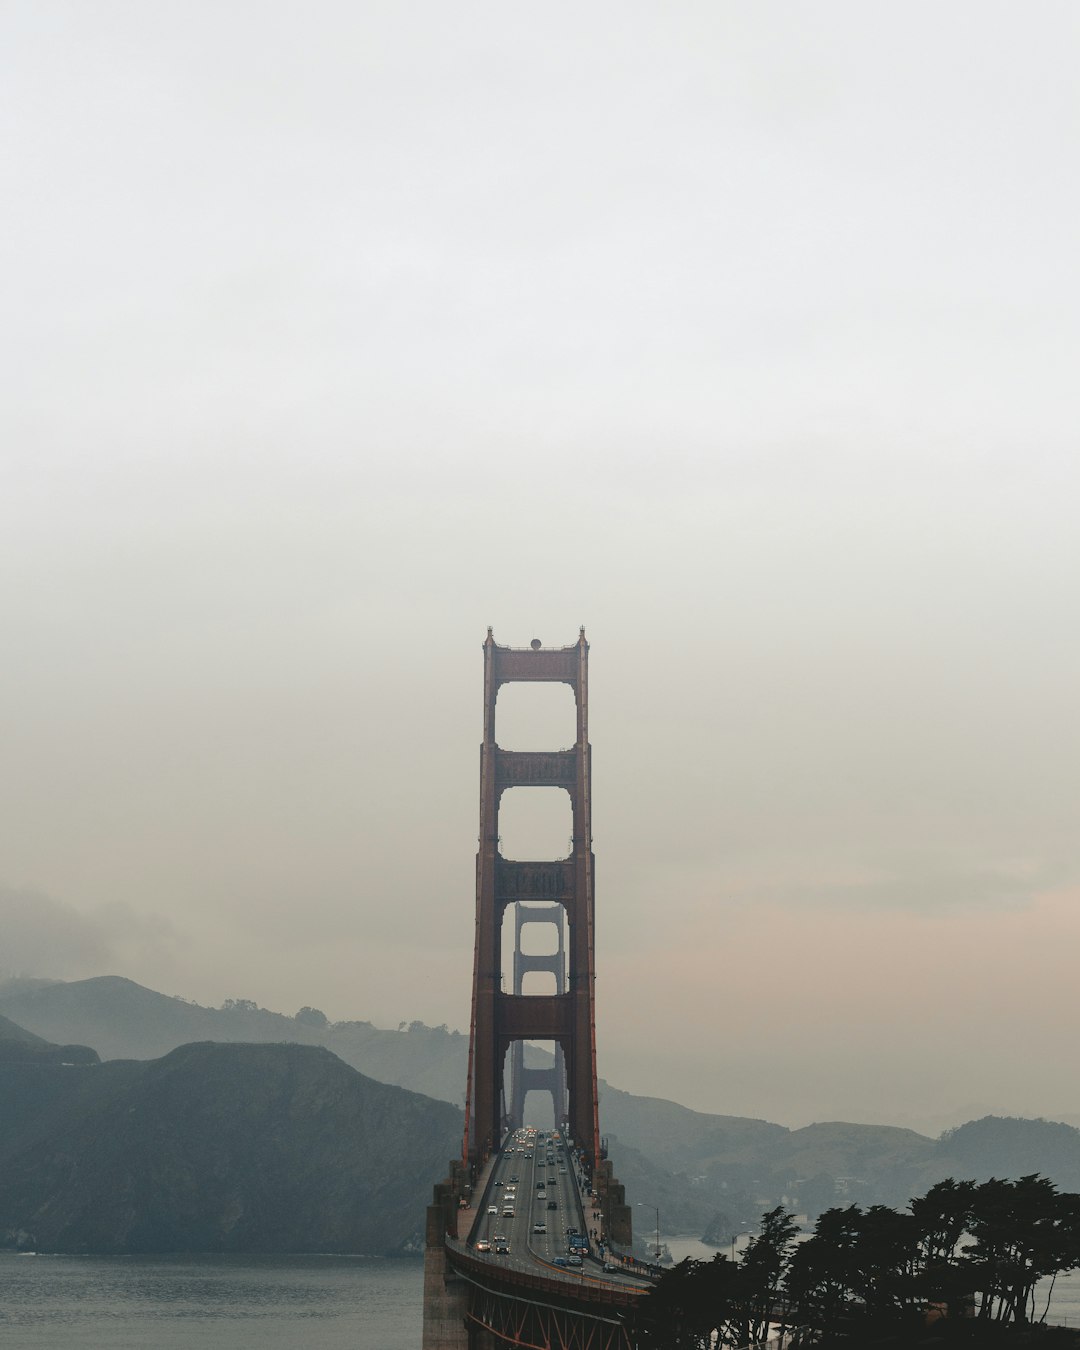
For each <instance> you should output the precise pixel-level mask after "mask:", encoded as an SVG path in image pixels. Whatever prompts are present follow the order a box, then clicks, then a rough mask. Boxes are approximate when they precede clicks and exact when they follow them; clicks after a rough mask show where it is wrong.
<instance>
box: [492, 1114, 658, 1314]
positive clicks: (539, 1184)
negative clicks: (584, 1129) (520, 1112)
mask: <svg viewBox="0 0 1080 1350" xmlns="http://www.w3.org/2000/svg"><path fill="white" fill-rule="evenodd" d="M586 1206H587V1209H586ZM492 1210H494V1211H495V1212H494V1213H492V1212H491V1211H492ZM508 1211H512V1214H511V1213H510V1212H508ZM592 1212H593V1211H592V1201H591V1200H590V1199H588V1198H587V1197H583V1196H582V1193H581V1188H580V1186H579V1182H578V1177H577V1172H576V1164H575V1161H574V1159H573V1157H572V1156H571V1153H570V1149H569V1147H568V1146H567V1144H566V1141H565V1140H564V1139H559V1140H558V1141H556V1140H553V1138H552V1135H551V1132H550V1131H545V1132H544V1138H543V1139H542V1140H541V1139H540V1138H539V1135H538V1134H535V1133H532V1134H530V1133H527V1132H518V1133H516V1134H511V1135H509V1136H508V1138H507V1140H506V1142H505V1144H504V1145H503V1148H502V1150H501V1152H500V1153H499V1154H498V1156H497V1157H496V1158H495V1162H494V1165H493V1167H492V1168H491V1172H490V1174H489V1177H488V1183H487V1187H486V1189H485V1192H484V1194H483V1196H482V1197H481V1198H480V1202H479V1205H478V1208H477V1215H476V1219H475V1221H474V1223H473V1227H472V1231H471V1232H470V1234H469V1239H468V1245H469V1250H470V1252H471V1253H472V1254H473V1255H474V1256H478V1257H479V1258H480V1259H482V1260H485V1261H490V1262H491V1263H492V1265H493V1266H497V1267H510V1268H511V1269H513V1270H517V1271H521V1272H522V1273H525V1274H533V1275H536V1274H544V1275H545V1276H547V1277H549V1278H561V1279H565V1280H567V1281H568V1282H569V1283H572V1284H578V1283H581V1282H583V1281H589V1282H590V1283H592V1282H597V1283H602V1284H606V1285H611V1286H614V1287H616V1288H622V1289H626V1288H630V1289H647V1288H649V1287H650V1285H649V1281H648V1280H646V1279H643V1278H642V1277H641V1276H634V1275H630V1274H623V1273H622V1272H621V1271H605V1270H604V1267H603V1262H602V1261H601V1260H600V1259H599V1258H598V1257H597V1255H596V1241H595V1239H593V1238H591V1237H590V1238H588V1241H589V1248H590V1255H589V1256H586V1257H584V1258H583V1260H582V1264H581V1265H573V1266H565V1265H561V1264H560V1265H556V1264H555V1263H556V1260H557V1259H566V1258H567V1256H568V1253H567V1237H568V1235H569V1230H570V1229H571V1228H574V1229H576V1230H577V1231H578V1232H579V1233H584V1234H586V1235H588V1233H589V1230H590V1229H591V1228H597V1227H598V1226H599V1221H598V1220H594V1219H592V1217H591V1216H592ZM587 1216H588V1217H587ZM538 1225H542V1227H543V1231H542V1232H537V1231H536V1228H537V1226H538ZM500 1240H501V1241H500ZM485 1243H490V1245H491V1249H490V1251H486V1250H484V1248H483V1244H485ZM477 1244H480V1246H479V1247H478V1245H477ZM504 1245H505V1246H506V1247H507V1248H508V1249H509V1250H508V1251H505V1252H504V1251H500V1250H499V1248H500V1247H501V1246H504Z"/></svg>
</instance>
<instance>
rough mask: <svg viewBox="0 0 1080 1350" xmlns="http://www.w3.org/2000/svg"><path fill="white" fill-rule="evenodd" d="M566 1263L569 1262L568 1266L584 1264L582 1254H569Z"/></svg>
mask: <svg viewBox="0 0 1080 1350" xmlns="http://www.w3.org/2000/svg"><path fill="white" fill-rule="evenodd" d="M566 1264H567V1265H568V1266H580V1265H581V1264H582V1260H581V1257H580V1256H568V1257H567V1258H566Z"/></svg>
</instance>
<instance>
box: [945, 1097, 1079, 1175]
mask: <svg viewBox="0 0 1080 1350" xmlns="http://www.w3.org/2000/svg"><path fill="white" fill-rule="evenodd" d="M935 1160H936V1162H937V1163H938V1165H939V1167H941V1168H944V1169H946V1170H947V1171H948V1172H949V1174H950V1175H952V1176H957V1177H961V1176H962V1177H970V1178H972V1179H973V1180H975V1181H987V1180H989V1178H990V1177H1014V1178H1015V1177H1022V1176H1026V1175H1028V1174H1029V1173H1031V1172H1041V1173H1042V1175H1043V1176H1046V1177H1050V1178H1051V1180H1052V1181H1054V1182H1055V1183H1056V1184H1057V1186H1058V1188H1059V1189H1060V1190H1063V1191H1080V1130H1077V1129H1074V1128H1073V1126H1071V1125H1065V1124H1062V1123H1060V1122H1058V1121H1053V1120H1019V1119H1016V1118H1015V1117H1012V1116H984V1117H983V1118H982V1120H970V1121H968V1123H967V1124H966V1125H959V1126H957V1128H956V1129H955V1130H947V1131H946V1132H945V1133H944V1134H943V1135H942V1136H941V1138H940V1140H939V1141H938V1143H937V1147H936V1150H935Z"/></svg>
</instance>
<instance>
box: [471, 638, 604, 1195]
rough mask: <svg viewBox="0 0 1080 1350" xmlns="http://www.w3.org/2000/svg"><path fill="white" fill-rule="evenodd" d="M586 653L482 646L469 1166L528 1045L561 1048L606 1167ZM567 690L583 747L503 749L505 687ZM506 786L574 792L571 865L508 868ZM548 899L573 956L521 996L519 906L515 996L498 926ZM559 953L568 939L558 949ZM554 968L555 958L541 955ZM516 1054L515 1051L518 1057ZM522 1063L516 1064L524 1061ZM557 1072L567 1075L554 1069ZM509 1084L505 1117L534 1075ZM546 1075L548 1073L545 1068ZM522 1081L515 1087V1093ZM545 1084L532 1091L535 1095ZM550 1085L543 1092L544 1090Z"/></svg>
mask: <svg viewBox="0 0 1080 1350" xmlns="http://www.w3.org/2000/svg"><path fill="white" fill-rule="evenodd" d="M588 672H589V644H588V643H587V642H586V641H585V630H584V628H583V629H582V630H581V634H580V636H579V638H578V641H577V642H576V643H575V644H574V646H572V647H542V646H541V645H540V642H539V641H538V640H534V641H533V643H532V646H531V647H529V648H515V647H499V646H496V644H495V639H494V638H493V637H492V633H491V629H490V628H489V629H488V633H487V640H486V642H485V643H484V742H483V745H482V746H481V749H480V850H479V853H478V854H477V858H476V934H475V947H474V952H473V993H472V1025H471V1030H470V1043H469V1082H468V1093H467V1099H466V1108H465V1139H464V1148H463V1162H464V1163H465V1164H466V1166H471V1167H475V1166H476V1165H478V1164H479V1163H480V1162H481V1161H482V1160H483V1159H484V1158H485V1157H486V1156H487V1154H489V1153H490V1152H492V1151H493V1150H494V1149H496V1148H497V1147H498V1146H499V1143H500V1141H501V1137H502V1133H503V1128H504V1125H505V1123H506V1122H505V1121H504V1119H503V1115H502V1103H503V1101H504V1100H505V1099H506V1097H505V1090H504V1083H503V1066H504V1063H505V1059H506V1052H507V1049H508V1048H509V1047H510V1046H512V1045H516V1044H518V1043H520V1042H522V1041H525V1040H540V1041H554V1042H555V1044H556V1046H557V1047H558V1048H559V1050H560V1051H561V1058H562V1059H563V1061H564V1064H565V1077H566V1091H567V1101H566V1114H567V1118H568V1120H569V1126H570V1132H571V1134H572V1136H573V1138H574V1142H575V1144H576V1145H577V1146H578V1147H580V1148H583V1149H584V1151H585V1155H586V1158H587V1162H588V1166H589V1169H590V1170H592V1169H593V1168H595V1167H596V1166H597V1164H598V1163H599V1161H600V1156H601V1155H600V1130H599V1125H598V1117H597V1093H596V1021H595V1005H594V986H595V980H596V968H595V961H594V950H595V948H594V911H593V854H592V810H591V792H590V777H589V775H590V755H591V750H590V746H589V692H588ZM517 681H530V682H531V681H547V682H562V683H565V684H568V685H569V686H570V688H571V689H572V690H573V692H574V701H575V703H576V705H577V740H576V743H575V744H574V746H573V748H572V749H570V750H525V751H521V750H502V749H500V748H499V746H498V744H497V743H496V740H495V702H496V699H497V697H498V693H499V689H500V688H501V686H502V685H504V684H509V683H512V682H517ZM510 787H555V788H561V789H563V790H565V791H566V792H567V793H569V795H570V804H571V808H572V812H573V840H572V846H571V852H570V856H569V857H568V858H542V859H535V860H531V861H529V862H512V861H510V860H508V859H506V858H503V857H502V855H501V854H500V852H499V802H500V799H501V797H502V794H503V792H504V791H505V790H506V789H507V788H510ZM523 901H534V902H535V901H541V902H544V903H545V904H546V905H547V906H550V907H551V910H558V911H561V913H559V914H557V915H556V914H553V913H551V912H550V911H549V912H548V913H547V914H546V916H545V918H546V921H547V922H553V921H554V920H555V918H556V917H557V918H558V919H559V920H560V934H561V933H562V924H561V919H562V917H563V915H565V919H566V947H565V953H564V957H563V958H562V960H563V961H564V962H565V964H560V966H559V967H558V969H559V970H563V971H565V976H564V977H563V978H564V982H560V976H559V974H558V970H557V971H556V992H555V993H553V994H523V993H521V985H520V977H522V976H523V975H524V973H525V971H526V970H527V969H530V968H534V969H543V968H551V967H550V965H549V966H548V967H543V966H530V965H526V964H525V963H531V962H533V961H535V960H537V959H538V958H534V957H527V956H524V955H523V954H522V953H521V942H520V935H521V925H522V923H523V922H527V921H529V920H528V919H525V920H523V919H522V918H521V917H520V911H519V910H517V909H515V944H514V950H515V961H514V966H515V969H514V981H513V992H512V993H507V992H504V991H503V989H502V924H503V918H504V914H505V911H506V909H507V907H508V906H510V905H515V906H516V905H517V903H518V902H523ZM560 945H561V941H560ZM543 959H548V958H543ZM515 1056H516V1052H515ZM517 1062H518V1061H517V1059H516V1058H515V1064H516V1063H517ZM559 1067H561V1066H559ZM530 1072H533V1071H531V1070H528V1069H525V1067H524V1065H523V1064H522V1072H521V1074H520V1076H518V1077H516V1078H515V1079H514V1080H513V1091H512V1094H510V1097H509V1100H510V1113H509V1114H510V1117H511V1118H513V1119H516V1117H517V1114H518V1112H519V1110H520V1109H521V1108H522V1107H523V1106H524V1099H525V1098H524V1093H525V1089H526V1085H531V1084H530V1079H529V1074H530ZM540 1072H544V1071H543V1070H541V1071H540ZM518 1083H520V1084H521V1088H520V1089H519V1088H518V1086H517V1084H518ZM539 1085H540V1084H537V1086H539ZM543 1085H544V1086H548V1083H547V1082H545V1083H544V1084H543Z"/></svg>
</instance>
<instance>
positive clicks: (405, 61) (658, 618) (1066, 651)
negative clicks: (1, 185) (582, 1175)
mask: <svg viewBox="0 0 1080 1350" xmlns="http://www.w3.org/2000/svg"><path fill="white" fill-rule="evenodd" d="M0 25H2V32H3V39H4V40H3V42H2V44H0V53H2V55H0V60H2V62H3V81H2V87H3V90H4V93H3V105H4V113H3V116H4V120H5V124H6V127H7V130H8V136H7V138H6V140H7V151H6V167H5V187H6V192H5V196H6V199H7V207H6V212H5V214H6V228H5V231H4V241H3V244H2V246H0V247H2V249H3V253H2V258H3V267H4V293H5V311H6V319H7V322H6V323H5V325H4V334H3V342H4V368H5V372H6V374H7V381H6V385H7V396H6V398H5V400H4V404H3V408H2V410H0V447H2V449H0V465H2V469H0V472H2V479H0V526H2V528H0V549H2V550H3V567H2V570H0V624H2V628H0V631H2V632H3V635H4V649H5V662H4V666H5V696H4V699H3V701H2V704H0V761H2V763H3V774H2V778H0V792H2V798H0V841H2V849H0V881H2V883H3V890H2V891H0V935H2V949H0V967H2V968H4V969H5V970H7V971H10V972H29V973H34V974H45V975H51V976H56V977H69V976H82V975H89V974H98V973H106V972H115V973H121V974H125V975H128V976H130V977H132V978H134V979H137V980H139V981H140V982H142V983H145V984H149V985H152V986H154V987H155V988H160V989H164V990H166V991H167V992H176V993H181V994H184V995H186V996H189V997H193V998H196V999H199V1000H201V1001H204V1002H208V1003H219V1002H220V1001H221V1000H222V999H224V998H227V997H242V998H253V999H255V1000H257V1001H258V1002H259V1003H261V1004H265V1005H267V1006H270V1007H274V1008H279V1009H282V1010H284V1011H287V1012H291V1011H295V1009H296V1008H298V1007H300V1006H301V1005H302V1004H315V1005H317V1006H319V1007H321V1008H323V1009H325V1011H326V1012H327V1013H328V1014H329V1015H330V1016H331V1017H334V1018H345V1017H359V1018H370V1019H372V1020H374V1021H376V1022H378V1023H381V1024H383V1025H390V1026H393V1025H396V1024H397V1023H398V1022H399V1021H401V1020H412V1019H414V1018H422V1019H424V1020H426V1021H428V1022H430V1023H435V1024H438V1023H442V1022H448V1023H449V1024H450V1025H452V1026H459V1027H465V1026H467V1020H468V1001H469V981H470V970H471V960H472V927H473V894H472V889H473V855H474V852H475V845H476V828H477V780H478V773H477V763H478V751H477V747H478V743H479V740H480V735H481V685H480V680H481V652H480V645H481V642H482V641H483V637H484V632H485V629H486V626H487V625H488V624H489V623H490V624H492V625H493V626H494V629H495V635H496V638H497V640H498V641H500V642H503V643H507V644H513V645H520V644H526V643H527V642H528V641H529V640H530V639H531V638H533V637H536V636H538V637H540V638H541V639H542V640H543V641H544V642H545V643H546V644H549V645H562V644H564V643H571V642H573V641H575V640H576V637H577V632H578V626H579V624H582V623H583V624H585V625H586V630H587V634H588V637H589V640H590V642H591V644H592V650H591V661H590V679H591V691H590V692H591V740H592V744H593V765H594V826H595V851H596V856H597V877H598V881H597V911H598V1017H599V1025H598V1035H599V1059H600V1068H601V1071H602V1073H603V1074H604V1076H605V1077H606V1078H608V1079H609V1080H610V1081H612V1082H614V1083H616V1084H618V1085H619V1086H621V1087H625V1088H627V1089H630V1090H633V1091H636V1092H645V1093H649V1092H655V1093H656V1094H658V1095H660V1094H662V1095H665V1096H671V1097H674V1098H676V1099H678V1100H680V1101H683V1102H685V1103H687V1104H688V1105H691V1106H696V1107H700V1108H703V1109H708V1110H714V1111H723V1112H728V1113H732V1114H754V1115H764V1116H767V1117H770V1118H772V1119H775V1120H778V1121H782V1122H785V1123H795V1124H798V1123H802V1122H805V1121H808V1120H811V1119H815V1118H817V1119H821V1118H836V1117H841V1116H842V1117H845V1118H848V1119H858V1120H879V1121H890V1122H895V1123H909V1122H910V1123H914V1124H919V1125H922V1126H926V1125H927V1124H928V1123H931V1122H939V1123H940V1124H948V1123H951V1122H952V1121H954V1120H960V1119H964V1118H967V1117H969V1116H971V1115H974V1114H979V1113H980V1112H982V1111H986V1110H995V1111H999V1112H1013V1113H1022V1114H1027V1115H1033V1114H1040V1113H1041V1114H1047V1115H1060V1114H1063V1113H1067V1112H1072V1113H1076V1112H1080V1080H1078V1078H1077V1075H1076V1073H1075V1071H1074V1065H1075V1043H1076V1039H1077V1013H1076V1006H1075V989H1076V985H1077V953H1078V951H1080V866H1078V863H1080V857H1078V845H1077V832H1076V820H1077V811H1078V807H1080V782H1078V769H1077V766H1078V764H1080V734H1078V727H1080V722H1078V718H1077V711H1076V708H1077V703H1076V691H1077V688H1078V687H1080V632H1078V628H1077V623H1076V615H1077V613H1078V612H1080V603H1078V602H1080V595H1078V591H1080V567H1078V556H1077V555H1078V532H1077V528H1076V501H1077V488H1078V478H1080V471H1078V467H1077V454H1076V451H1077V397H1076V375H1075V372H1076V370H1077V368H1078V365H1080V360H1078V357H1080V352H1078V346H1080V343H1078V336H1080V324H1078V314H1080V306H1078V298H1080V297H1078V272H1077V268H1076V264H1075V239H1076V230H1077V216H1078V206H1080V190H1078V185H1077V171H1076V165H1077V155H1076V136H1077V129H1078V124H1080V117H1078V111H1080V100H1078V95H1077V85H1076V80H1075V70H1076V67H1077V58H1078V54H1080V53H1078V50H1077V49H1078V45H1080V44H1078V36H1080V32H1078V29H1080V20H1078V18H1077V11H1076V9H1075V7H1074V6H1072V5H1070V4H1066V3H1064V2H1061V3H1055V2H1054V0H1050V2H1049V3H1046V4H1042V5H1039V6H1037V7H1034V8H1033V7H1021V6H1008V5H985V4H976V3H974V2H973V0H956V3H950V4H946V5H941V4H919V3H917V4H911V5H904V6H888V5H867V4H865V3H855V0H847V2H844V3H841V2H840V0H825V2H824V3H819V4H816V5H813V6H805V5H794V4H788V3H779V2H777V3H766V4H762V3H760V2H759V0H754V2H753V3H751V2H750V0H746V2H745V3H731V2H730V0H713V2H711V3H698V2H691V3H686V4H683V5H677V6H667V7H663V8H659V7H653V6H646V5H637V4H630V5H627V4H625V3H620V4H614V3H609V2H608V0H601V2H600V3H598V4H595V5H592V6H587V7H584V8H582V7H581V6H570V5H566V4H561V3H556V4H554V5H548V6H545V7H544V9H543V10H542V11H541V10H535V9H525V8H520V7H515V6H506V5H494V4H490V3H465V4H463V5H454V6H447V5H440V4H434V3H431V0H418V3H416V4H412V5H399V4H393V5H391V4H384V3H366V4H363V5H347V4H345V3H343V2H340V0H328V3H326V4H323V5H320V6H318V7H315V8H314V9H312V8H311V7H310V6H300V5H298V4H293V3H284V2H283V0H271V3H268V4H258V5H256V4H254V3H251V2H250V0H238V2H237V3H234V4H230V5H226V6H222V5H220V4H209V3H198V2H192V0H185V3H184V4H177V3H164V4H157V5H153V6H146V5H140V4H136V3H132V0H115V2H110V0H101V2H100V3H95V4H94V5H90V6H87V5H85V4H80V3H75V2H74V0H71V2H70V3H56V4H53V5H50V6H41V5H37V4H32V3H27V2H23V3H20V2H19V0H16V2H15V3H12V4H9V5H8V6H6V7H5V11H4V15H3V18H2V19H0ZM527 705H528V700H526V701H525V702H524V703H523V704H522V705H521V706H520V707H519V708H518V709H517V710H516V711H513V712H512V711H511V710H510V709H509V708H507V709H506V710H505V711H506V716H505V718H504V725H505V734H506V735H507V736H509V735H511V734H513V735H514V736H516V737H517V738H518V740H519V743H522V744H526V745H528V744H544V743H546V742H547V741H548V738H550V737H552V736H556V737H559V736H560V735H561V726H562V723H561V722H560V713H559V710H558V708H557V707H556V708H554V709H551V708H547V707H542V706H540V705H539V704H535V705H533V706H531V707H530V706H527ZM503 734H504V730H503V729H502V727H501V729H500V736H502V735H503ZM559 743H565V739H561V740H560V741H559ZM525 814H526V816H527V814H528V813H525ZM544 825H545V822H544V821H534V822H533V823H532V824H531V825H530V822H529V821H528V819H525V817H524V816H523V824H522V825H521V829H522V830H523V831H524V834H523V836H522V838H523V839H524V840H525V841H526V845H523V846H527V840H528V831H529V829H530V828H542V827H544ZM555 828H558V827H557V826H556V827H555Z"/></svg>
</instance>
